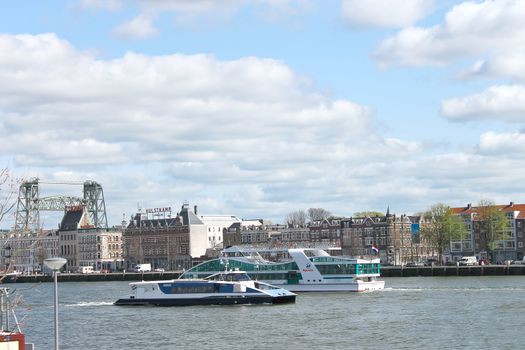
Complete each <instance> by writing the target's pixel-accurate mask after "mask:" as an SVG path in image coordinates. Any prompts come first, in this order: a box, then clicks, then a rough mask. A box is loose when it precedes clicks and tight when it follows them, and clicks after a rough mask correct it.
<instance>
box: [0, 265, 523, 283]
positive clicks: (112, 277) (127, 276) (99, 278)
mask: <svg viewBox="0 0 525 350" xmlns="http://www.w3.org/2000/svg"><path fill="white" fill-rule="evenodd" d="M181 273H182V271H168V272H144V273H136V272H113V273H90V274H80V273H61V274H59V275H58V280H59V281H60V282H103V281H130V282H131V281H154V280H169V279H174V278H178V277H179V276H180V274H181ZM520 275H522V276H525V265H485V266H419V267H402V266H383V267H381V277H418V276H421V277H425V276H426V277H440V276H442V277H446V276H465V277H467V276H520ZM52 281H53V277H52V276H49V275H17V276H7V277H6V278H4V280H3V281H2V283H35V282H37V283H38V282H52Z"/></svg>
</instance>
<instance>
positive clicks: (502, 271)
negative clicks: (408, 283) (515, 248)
mask: <svg viewBox="0 0 525 350" xmlns="http://www.w3.org/2000/svg"><path fill="white" fill-rule="evenodd" d="M519 275H525V265H484V266H418V267H402V266H384V267H383V266H382V267H381V277H418V276H428V277H439V276H519Z"/></svg>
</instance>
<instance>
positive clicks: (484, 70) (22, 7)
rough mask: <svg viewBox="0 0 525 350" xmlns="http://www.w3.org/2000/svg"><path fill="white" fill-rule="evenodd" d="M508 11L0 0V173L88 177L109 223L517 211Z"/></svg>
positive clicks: (63, 190) (481, 5) (400, 2)
mask: <svg viewBox="0 0 525 350" xmlns="http://www.w3.org/2000/svg"><path fill="white" fill-rule="evenodd" d="M523 18H525V1H519V0H485V1H460V0H439V1H438V0H323V1H320V0H319V1H317V0H222V1H211V0H126V1H124V0H61V1H53V2H40V1H33V2H27V1H11V2H6V3H4V4H3V5H2V11H1V12H0V138H1V139H2V142H0V166H1V167H8V168H9V169H10V170H11V171H12V172H13V173H14V175H16V176H17V177H21V178H31V177H39V178H40V179H41V181H46V182H75V181H76V182H78V181H80V182H82V181H85V180H94V181H97V182H99V183H101V184H102V186H103V188H104V195H105V201H106V206H107V210H108V218H109V223H110V224H118V223H119V222H120V220H121V219H122V218H123V216H124V217H126V218H128V217H129V216H130V215H131V214H132V213H134V212H136V211H137V208H138V207H141V208H143V209H145V208H155V207H166V206H171V207H173V208H177V209H178V208H179V207H180V206H181V205H182V203H183V202H185V201H187V202H189V203H190V205H192V206H193V205H198V207H199V212H200V213H202V214H235V215H238V216H239V217H242V218H265V219H270V220H272V221H274V222H282V221H283V218H284V217H285V216H286V214H287V213H289V212H291V211H295V210H299V209H307V208H309V207H323V208H325V209H327V210H329V211H330V212H332V213H334V214H337V215H342V216H350V215H352V214H353V213H355V212H357V211H363V210H377V211H383V212H384V211H385V210H386V208H387V206H389V207H390V210H391V211H392V212H395V213H400V214H401V213H406V214H411V213H414V212H418V211H421V210H425V209H427V208H428V207H430V206H431V205H432V204H435V203H437V202H444V203H446V204H449V205H451V206H462V205H465V204H467V203H477V202H479V201H480V200H481V199H489V200H493V201H495V202H497V203H500V204H503V203H506V202H509V201H515V202H523V200H524V199H523V197H524V195H525V187H524V185H523V184H522V181H521V180H522V174H523V173H524V172H525V152H524V149H525V147H524V146H525V132H524V129H523V125H524V122H525V85H524V84H525V73H524V72H525V48H524V45H523V43H525V24H524V23H525V22H524V21H523ZM522 147H524V148H522ZM81 190H82V189H81V187H76V188H75V186H66V185H51V184H49V185H44V184H43V185H42V186H41V191H42V196H46V195H56V194H71V193H72V194H77V195H81ZM44 225H45V226H51V227H55V226H56V221H53V219H48V221H47V222H44ZM2 226H6V223H2Z"/></svg>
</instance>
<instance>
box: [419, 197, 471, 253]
mask: <svg viewBox="0 0 525 350" xmlns="http://www.w3.org/2000/svg"><path fill="white" fill-rule="evenodd" d="M423 218H424V221H425V222H424V224H423V225H422V227H421V234H422V235H423V237H424V239H425V240H426V241H427V242H428V243H429V244H430V245H431V246H432V247H433V248H434V249H435V250H436V251H437V253H438V259H439V262H442V257H443V252H444V251H445V249H446V248H447V247H449V245H450V240H452V239H464V238H465V237H466V236H467V227H466V226H465V223H464V222H463V220H462V219H461V217H460V216H459V215H455V214H454V213H453V212H452V209H451V208H450V207H449V206H447V205H445V204H442V203H438V204H435V205H433V206H432V207H431V208H430V210H428V211H427V212H425V213H424V214H423Z"/></svg>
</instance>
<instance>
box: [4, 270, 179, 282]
mask: <svg viewBox="0 0 525 350" xmlns="http://www.w3.org/2000/svg"><path fill="white" fill-rule="evenodd" d="M181 273H182V271H170V272H144V273H142V272H112V273H86V274H82V273H68V272H64V273H60V274H59V275H58V281H59V282H104V281H129V282H136V281H155V280H170V279H176V278H178V277H179V276H180V274H181ZM38 282H53V276H50V275H18V276H16V277H15V276H7V277H6V278H4V280H3V281H2V283H38Z"/></svg>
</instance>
